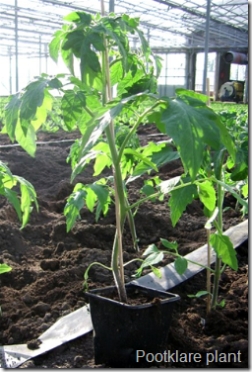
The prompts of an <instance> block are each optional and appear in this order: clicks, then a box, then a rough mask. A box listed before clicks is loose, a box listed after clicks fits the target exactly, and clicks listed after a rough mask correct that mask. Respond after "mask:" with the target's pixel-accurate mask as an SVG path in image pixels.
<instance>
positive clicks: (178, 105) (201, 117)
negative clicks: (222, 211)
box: [161, 95, 235, 180]
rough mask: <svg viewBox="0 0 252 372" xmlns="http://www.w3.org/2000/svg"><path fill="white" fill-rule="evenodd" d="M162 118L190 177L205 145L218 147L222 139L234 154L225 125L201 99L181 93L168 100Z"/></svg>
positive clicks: (198, 167) (195, 173) (201, 159)
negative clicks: (181, 94)
mask: <svg viewBox="0 0 252 372" xmlns="http://www.w3.org/2000/svg"><path fill="white" fill-rule="evenodd" d="M161 119H162V122H163V123H164V124H165V132H166V133H167V134H168V136H170V137H171V138H172V139H173V140H174V142H175V144H176V146H177V147H178V150H179V152H180V156H181V160H182V162H183V165H184V167H185V169H186V170H188V172H189V174H190V176H191V178H192V180H194V179H195V177H196V175H197V173H198V171H199V169H200V166H201V164H202V161H203V154H204V151H205V147H206V145H208V146H210V147H212V148H213V149H216V150H217V149H219V148H220V146H221V143H223V144H224V145H225V146H226V147H227V149H228V151H229V152H230V153H232V155H234V154H235V148H234V144H233V141H232V138H231V136H230V135H229V133H228V131H227V129H226V128H225V126H224V125H223V123H222V122H221V120H220V119H219V117H218V116H217V115H216V114H215V113H214V112H213V111H212V110H211V109H210V108H208V107H207V106H206V105H205V104H204V103H203V102H202V101H200V100H197V99H195V98H193V97H190V96H184V95H183V96H180V97H177V98H176V99H173V100H170V101H169V104H168V106H167V108H166V109H165V110H164V111H163V113H162V116H161Z"/></svg>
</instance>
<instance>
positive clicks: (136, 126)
mask: <svg viewBox="0 0 252 372" xmlns="http://www.w3.org/2000/svg"><path fill="white" fill-rule="evenodd" d="M160 102H161V101H160V100H158V101H157V102H155V104H154V105H152V106H151V107H149V108H148V109H146V110H145V111H144V112H143V113H142V114H141V115H140V116H139V117H138V119H137V121H136V123H135V124H134V125H133V127H132V128H131V130H130V131H129V133H128V134H127V136H126V137H125V139H124V141H123V143H122V145H121V147H120V150H119V153H118V161H119V162H120V161H121V158H122V155H123V151H124V149H125V147H126V146H127V143H128V142H129V140H130V139H131V137H132V136H133V134H134V133H135V132H136V130H137V128H138V127H139V125H140V124H141V122H142V121H143V119H144V117H145V116H146V115H147V114H148V113H149V112H151V111H153V110H154V108H155V107H157V106H158V105H159V104H160Z"/></svg>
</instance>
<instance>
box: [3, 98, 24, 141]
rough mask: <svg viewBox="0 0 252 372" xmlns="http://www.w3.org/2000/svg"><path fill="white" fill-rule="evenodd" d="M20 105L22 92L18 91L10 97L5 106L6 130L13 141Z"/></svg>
mask: <svg viewBox="0 0 252 372" xmlns="http://www.w3.org/2000/svg"><path fill="white" fill-rule="evenodd" d="M20 105H21V99H20V94H19V93H17V94H14V95H12V96H11V97H10V101H9V102H8V104H7V105H6V107H5V123H6V131H7V133H8V135H9V137H10V139H11V141H12V142H13V141H14V140H15V130H16V125H17V121H18V117H19V108H20Z"/></svg>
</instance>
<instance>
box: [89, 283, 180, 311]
mask: <svg viewBox="0 0 252 372" xmlns="http://www.w3.org/2000/svg"><path fill="white" fill-rule="evenodd" d="M125 288H126V289H127V288H135V289H140V290H143V291H144V290H146V291H149V292H156V293H157V295H158V294H161V295H163V298H161V299H160V302H161V304H166V303H171V302H175V301H178V300H180V296H179V295H178V294H175V293H170V292H166V291H163V290H159V289H154V288H149V287H145V286H143V285H138V284H133V283H128V284H126V285H125ZM110 289H116V286H107V287H101V288H95V289H92V290H90V291H89V292H85V296H86V297H87V298H99V299H103V300H104V301H107V302H110V303H114V304H117V305H118V306H119V305H120V306H125V307H128V308H131V309H141V308H148V307H151V306H154V304H153V303H152V302H148V303H145V304H140V305H131V304H126V303H124V302H121V301H119V300H114V299H111V298H109V297H105V296H102V295H101V294H100V293H101V292H103V291H109V290H110ZM154 297H157V296H154ZM167 297H169V298H167Z"/></svg>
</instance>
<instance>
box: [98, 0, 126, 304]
mask: <svg viewBox="0 0 252 372" xmlns="http://www.w3.org/2000/svg"><path fill="white" fill-rule="evenodd" d="M101 13H102V15H104V14H105V10H104V0H101ZM103 40H104V45H105V50H104V51H103V52H102V72H103V73H102V75H103V104H104V105H105V104H106V103H107V101H108V100H111V99H112V90H111V82H110V72H109V56H108V47H107V42H106V39H105V37H104V39H103ZM105 133H106V137H107V141H108V145H109V148H110V153H111V157H112V162H113V174H114V188H115V209H116V211H115V214H116V233H115V237H114V244H113V250H112V260H111V268H112V271H113V276H114V280H115V284H116V286H117V289H118V295H119V299H120V301H122V302H125V303H126V302H127V295H126V290H125V285H124V267H123V249H122V229H123V226H124V222H125V216H126V206H125V194H124V189H123V180H122V174H121V168H120V162H118V154H117V149H116V145H115V138H114V123H113V120H111V122H110V124H109V126H108V127H107V128H106V129H105Z"/></svg>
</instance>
